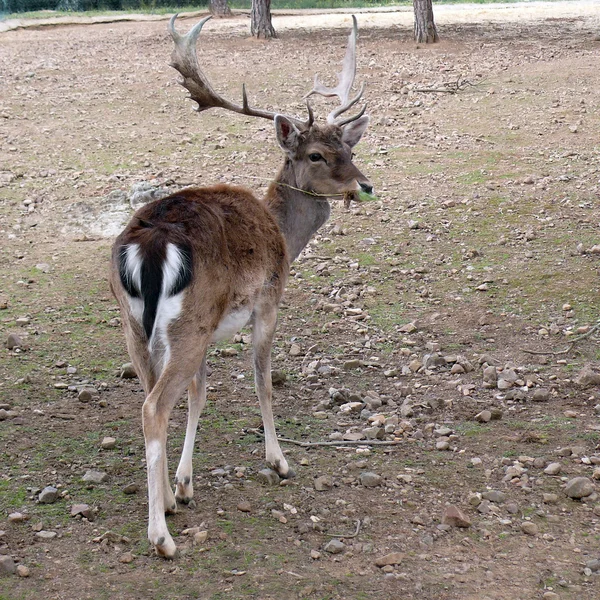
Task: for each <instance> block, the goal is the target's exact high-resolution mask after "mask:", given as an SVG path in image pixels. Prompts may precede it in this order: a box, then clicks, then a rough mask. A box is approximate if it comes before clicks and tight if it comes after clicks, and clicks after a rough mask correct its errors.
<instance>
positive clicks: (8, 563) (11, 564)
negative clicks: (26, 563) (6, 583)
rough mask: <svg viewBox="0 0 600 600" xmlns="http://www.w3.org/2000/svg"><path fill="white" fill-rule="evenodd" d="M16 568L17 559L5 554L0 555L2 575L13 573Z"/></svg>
mask: <svg viewBox="0 0 600 600" xmlns="http://www.w3.org/2000/svg"><path fill="white" fill-rule="evenodd" d="M16 570H17V568H16V566H15V561H14V560H13V559H12V557H10V556H5V555H2V556H0V577H2V576H6V575H13V574H14V573H15V572H16Z"/></svg>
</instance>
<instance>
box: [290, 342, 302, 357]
mask: <svg viewBox="0 0 600 600" xmlns="http://www.w3.org/2000/svg"><path fill="white" fill-rule="evenodd" d="M301 354H302V348H300V346H298V344H292V345H291V347H290V356H300V355H301Z"/></svg>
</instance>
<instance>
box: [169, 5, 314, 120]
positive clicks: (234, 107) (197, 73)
mask: <svg viewBox="0 0 600 600" xmlns="http://www.w3.org/2000/svg"><path fill="white" fill-rule="evenodd" d="M176 18H177V15H173V17H171V20H170V21H169V33H170V34H171V37H172V38H173V43H174V48H173V53H172V54H171V66H172V67H173V68H174V69H176V70H177V71H179V73H180V74H181V76H182V77H183V80H182V81H180V83H181V85H182V86H183V87H184V88H185V89H186V90H188V92H189V93H190V98H191V99H192V100H194V102H196V103H197V104H198V108H197V109H196V110H197V111H198V112H202V111H204V110H208V109H209V108H224V109H225V110H230V111H232V112H236V113H239V114H242V115H248V116H250V117H261V118H263V119H269V120H271V121H273V120H274V119H275V115H277V114H278V113H275V112H271V111H268V110H262V109H260V108H252V107H251V106H250V105H249V103H248V95H247V93H246V86H245V85H242V105H241V106H240V105H239V104H235V103H234V102H230V101H229V100H227V99H226V98H223V96H221V95H220V94H218V93H217V92H216V91H215V90H214V89H213V87H212V85H211V84H210V81H209V80H208V78H207V77H206V75H205V74H204V73H203V71H202V69H201V68H200V65H199V64H198V56H197V53H196V43H197V41H198V36H199V35H200V31H201V30H202V27H203V25H204V24H205V23H206V21H208V20H209V19H211V17H210V16H208V17H205V18H204V19H202V20H201V21H200V22H199V23H197V24H196V25H194V27H192V29H190V31H189V32H188V33H187V34H185V35H181V34H180V33H178V32H177V31H176V30H175V19H176ZM288 118H289V119H290V120H291V121H293V122H294V123H295V124H297V125H298V126H299V127H304V126H305V123H304V122H303V121H300V120H299V119H296V118H295V117H288Z"/></svg>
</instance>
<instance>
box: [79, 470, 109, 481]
mask: <svg viewBox="0 0 600 600" xmlns="http://www.w3.org/2000/svg"><path fill="white" fill-rule="evenodd" d="M82 479H83V481H85V482H86V483H104V482H105V481H106V480H107V479H108V473H104V472H103V471H94V470H89V471H86V472H85V474H84V476H83V477H82Z"/></svg>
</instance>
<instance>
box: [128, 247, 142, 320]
mask: <svg viewBox="0 0 600 600" xmlns="http://www.w3.org/2000/svg"><path fill="white" fill-rule="evenodd" d="M125 276H126V277H127V278H128V279H129V281H130V282H131V284H132V286H133V287H134V288H136V289H137V290H138V292H139V291H140V290H141V289H142V259H141V258H140V245H139V244H129V245H128V246H126V247H125ZM127 299H128V300H129V310H130V311H131V316H132V317H133V318H134V319H135V320H136V321H137V322H138V323H140V324H141V322H142V316H143V314H144V301H143V300H142V299H141V298H132V297H131V296H128V297H127Z"/></svg>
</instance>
